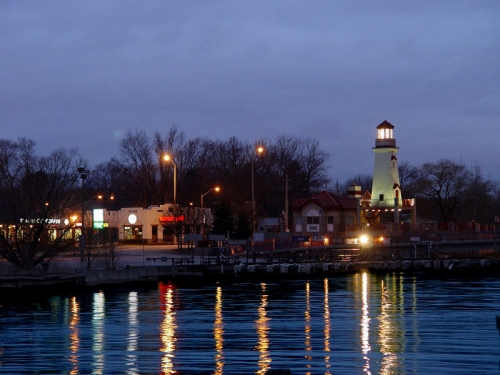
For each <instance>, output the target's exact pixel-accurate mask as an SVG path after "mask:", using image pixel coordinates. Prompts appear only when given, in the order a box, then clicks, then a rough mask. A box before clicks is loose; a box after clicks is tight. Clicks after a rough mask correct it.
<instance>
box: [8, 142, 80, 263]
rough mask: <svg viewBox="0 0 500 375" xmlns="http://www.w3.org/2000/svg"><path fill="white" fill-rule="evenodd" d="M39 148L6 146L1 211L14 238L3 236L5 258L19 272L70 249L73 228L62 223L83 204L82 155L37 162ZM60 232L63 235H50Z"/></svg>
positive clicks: (60, 154)
mask: <svg viewBox="0 0 500 375" xmlns="http://www.w3.org/2000/svg"><path fill="white" fill-rule="evenodd" d="M34 145H35V144H34V142H32V141H29V140H27V139H20V140H19V141H18V142H17V143H12V142H5V141H1V142H0V153H1V163H0V164H1V166H0V189H1V190H2V192H3V194H2V196H1V198H0V199H1V202H2V203H1V205H2V206H3V207H8V209H9V210H8V214H3V215H2V221H3V223H5V224H6V226H5V227H6V228H7V227H10V228H13V230H12V229H9V230H8V232H2V233H1V235H0V255H1V256H2V257H4V258H5V259H6V260H7V261H8V262H10V263H11V264H13V265H14V266H15V267H16V268H17V269H19V270H23V271H26V270H31V269H32V268H33V267H36V266H38V265H40V264H43V263H47V262H49V261H50V260H51V259H52V258H53V257H54V256H55V255H57V254H59V253H60V252H61V251H63V250H64V249H65V248H67V247H68V246H69V245H70V243H68V242H66V241H65V235H66V232H67V231H68V230H69V227H68V226H64V224H62V223H59V222H58V221H57V220H58V218H61V217H67V215H68V211H69V210H70V208H72V207H74V206H75V205H76V204H77V203H78V202H79V196H78V194H77V190H76V189H75V188H76V185H77V180H78V175H77V167H78V166H80V165H82V163H83V161H82V160H81V158H80V157H79V156H78V153H77V150H76V149H69V150H66V149H58V150H56V151H54V152H53V153H51V154H50V155H49V156H48V157H35V156H34ZM52 225H57V226H58V227H59V232H58V235H57V236H55V235H54V232H53V231H52V232H51V231H50V228H51V226H52Z"/></svg>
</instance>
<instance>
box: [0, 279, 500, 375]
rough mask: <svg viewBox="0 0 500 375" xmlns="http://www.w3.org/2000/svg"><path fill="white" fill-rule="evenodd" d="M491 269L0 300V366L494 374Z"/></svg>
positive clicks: (496, 285)
mask: <svg viewBox="0 0 500 375" xmlns="http://www.w3.org/2000/svg"><path fill="white" fill-rule="evenodd" d="M497 314H500V280H498V279H490V278H483V279H443V280H439V279H429V278H425V277H415V276H413V275H404V274H399V273H394V274H387V275H385V274H384V275H380V274H378V275H375V274H366V273H360V274H355V275H348V276H342V277H338V278H332V279H325V280H314V281H294V282H287V283H285V284H236V285H230V286H228V285H224V286H207V287H200V288H182V287H174V286H168V285H160V286H159V288H158V289H157V290H123V291H118V292H116V291H115V292H113V293H110V292H92V293H88V294H78V295H61V296H52V297H50V298H39V299H33V300H31V301H26V300H25V301H23V302H21V301H10V302H6V301H4V302H2V307H1V308H0V373H1V374H10V375H12V374H130V375H136V374H197V373H207V374H212V373H213V374H253V373H257V374H263V373H265V371H266V369H268V368H288V369H290V370H291V371H292V374H499V373H500V370H499V361H500V336H499V333H498V330H497V328H496V325H495V316H496V315H497Z"/></svg>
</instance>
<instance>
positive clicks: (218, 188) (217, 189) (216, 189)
mask: <svg viewBox="0 0 500 375" xmlns="http://www.w3.org/2000/svg"><path fill="white" fill-rule="evenodd" d="M213 190H215V191H216V192H219V191H220V187H218V186H216V187H213V188H211V189H210V190H209V191H207V192H206V193H205V194H201V195H200V203H201V213H202V214H203V232H205V210H204V209H203V197H204V196H205V195H207V194H208V193H210V192H211V191H213Z"/></svg>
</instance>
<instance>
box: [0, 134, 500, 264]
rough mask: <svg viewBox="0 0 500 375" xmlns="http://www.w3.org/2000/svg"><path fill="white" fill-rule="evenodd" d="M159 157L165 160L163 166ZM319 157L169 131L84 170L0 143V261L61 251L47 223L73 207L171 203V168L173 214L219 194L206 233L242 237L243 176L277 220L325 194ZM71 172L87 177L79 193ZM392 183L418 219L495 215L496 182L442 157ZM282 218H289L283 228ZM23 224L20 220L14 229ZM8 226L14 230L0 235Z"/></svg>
mask: <svg viewBox="0 0 500 375" xmlns="http://www.w3.org/2000/svg"><path fill="white" fill-rule="evenodd" d="M258 146H262V147H263V148H264V152H263V153H262V154H257V152H256V149H257V147H258ZM166 154H168V155H169V156H170V157H171V159H170V160H165V159H164V156H165V155H166ZM328 158H329V155H328V153H327V152H326V151H324V150H322V149H320V147H319V143H318V142H317V141H315V140H312V139H299V138H296V137H293V136H288V135H281V136H279V137H277V138H276V139H274V140H266V139H261V140H257V141H255V142H253V143H248V142H243V141H241V140H239V139H237V138H235V137H232V138H229V139H227V140H211V139H208V138H194V139H190V140H187V139H186V137H185V135H184V133H183V132H181V131H179V129H178V128H177V127H175V126H174V127H172V128H170V129H169V130H168V131H167V132H166V133H165V134H161V133H159V132H155V133H154V134H152V135H148V134H147V133H146V132H145V131H143V130H136V131H131V132H128V133H127V134H126V135H125V137H124V139H123V140H122V141H121V143H120V148H119V155H117V156H115V157H113V158H111V159H110V160H109V161H106V162H103V163H100V164H98V165H96V166H94V167H92V166H90V165H89V163H88V162H87V161H86V160H85V159H84V158H83V157H82V156H80V155H79V154H78V150H76V149H58V150H56V151H54V152H52V153H51V154H50V155H49V156H37V155H36V153H35V142H34V141H32V140H29V139H26V138H20V139H18V140H17V141H11V140H1V139H0V224H2V227H0V229H1V228H4V229H1V230H0V256H2V257H3V258H5V259H6V260H8V261H9V262H10V263H12V264H14V265H15V266H16V267H17V268H18V269H24V270H25V269H31V268H33V267H36V266H39V265H43V263H44V262H47V261H49V260H50V259H51V258H52V257H53V256H54V255H55V254H57V253H58V252H60V251H62V250H63V249H64V248H65V246H68V244H67V243H66V242H65V238H67V237H66V236H65V234H64V231H62V232H61V233H60V236H59V237H58V238H49V228H50V221H49V219H51V218H54V217H68V213H69V212H72V213H74V212H79V208H80V207H81V202H82V201H84V202H91V201H92V198H94V197H96V196H97V195H102V196H103V197H104V199H106V197H107V198H109V197H111V196H113V197H114V198H115V199H114V200H113V201H111V200H108V201H106V203H105V208H107V209H110V210H116V209H119V208H121V207H134V206H135V207H137V206H138V207H149V206H152V205H159V204H163V203H167V202H170V203H171V202H173V200H174V170H175V171H176V173H175V177H176V182H177V189H176V202H177V204H178V205H179V206H180V207H192V206H194V207H199V206H200V203H201V202H200V198H201V195H203V194H205V193H207V192H208V191H209V190H210V189H212V188H213V187H215V186H219V187H220V188H221V191H220V192H219V193H217V194H215V193H211V194H206V196H204V207H210V208H213V212H214V216H215V222H214V225H213V228H211V229H213V230H214V231H215V232H217V233H225V232H226V231H231V232H232V233H239V234H241V235H245V234H248V232H249V225H248V223H249V221H250V220H251V217H252V215H251V214H252V204H251V203H252V188H251V186H252V185H251V176H252V169H253V175H254V191H255V207H256V213H257V216H258V217H282V214H283V212H284V211H285V200H286V199H288V202H289V204H291V203H293V202H294V201H295V200H296V199H298V198H303V197H306V196H308V195H311V194H313V193H316V192H318V191H320V190H323V189H325V187H326V186H333V185H332V184H331V180H330V179H329V178H328V173H327V172H328V165H327V164H326V163H327V160H328ZM252 166H253V168H252ZM78 168H85V169H88V170H89V173H88V175H87V177H86V179H85V189H82V180H81V175H80V174H79V173H78V170H77V169H78ZM355 169H356V166H353V171H354V170H355ZM399 175H400V184H401V190H402V193H403V197H404V198H416V199H417V214H418V220H419V221H454V222H468V221H476V222H480V223H492V222H493V221H494V218H495V217H496V216H497V215H499V214H498V212H499V209H500V198H499V197H500V192H499V187H498V184H497V183H496V182H494V181H492V180H491V179H489V178H486V177H485V176H484V175H483V172H482V168H481V166H480V165H479V164H478V163H472V164H471V165H470V166H467V165H466V164H465V163H463V162H455V161H452V160H448V159H443V160H438V161H437V162H435V163H425V164H423V165H421V166H419V167H417V166H413V165H411V164H409V163H407V162H402V163H400V165H399ZM371 183H372V181H371V176H370V175H362V174H357V175H354V177H353V178H350V179H348V180H347V181H345V183H343V184H340V185H339V184H337V185H336V186H335V187H334V188H333V189H331V191H332V192H333V193H337V194H345V193H346V192H347V187H348V186H349V185H352V184H358V185H361V186H362V190H363V191H365V190H368V191H371ZM82 194H83V196H82ZM101 203H103V202H101ZM86 208H87V209H90V208H91V207H90V205H87V206H86ZM221 215H222V216H224V217H221ZM291 216H292V215H291V212H290V210H289V223H292V220H291ZM26 219H29V220H30V222H29V223H26V222H23V220H26ZM75 220H78V221H80V220H81V217H78V218H77V219H75ZM8 225H15V226H16V228H15V230H14V232H13V233H12V231H11V233H10V234H9V236H6V234H5V233H6V232H5V228H7V226H8ZM228 225H230V226H231V228H228V227H227V226H228ZM193 230H195V229H193ZM250 232H251V227H250ZM13 235H14V237H13ZM12 239H14V241H12Z"/></svg>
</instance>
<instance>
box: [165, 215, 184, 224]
mask: <svg viewBox="0 0 500 375" xmlns="http://www.w3.org/2000/svg"><path fill="white" fill-rule="evenodd" d="M174 221H184V215H180V216H160V223H162V224H163V223H173V222H174Z"/></svg>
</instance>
